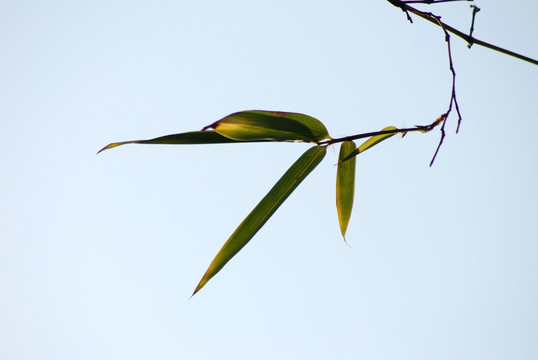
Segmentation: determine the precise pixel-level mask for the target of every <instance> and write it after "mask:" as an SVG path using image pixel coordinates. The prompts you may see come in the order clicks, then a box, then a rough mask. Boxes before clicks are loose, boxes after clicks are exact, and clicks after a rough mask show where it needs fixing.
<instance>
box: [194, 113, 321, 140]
mask: <svg viewBox="0 0 538 360" xmlns="http://www.w3.org/2000/svg"><path fill="white" fill-rule="evenodd" d="M210 128H211V129H215V131H216V132H218V133H219V134H221V135H224V136H226V137H228V138H230V139H234V140H239V141H245V140H248V141H252V140H270V141H298V142H314V143H317V142H319V141H321V140H324V139H330V136H329V133H328V132H327V128H325V125H323V123H322V122H321V121H319V120H317V119H315V118H313V117H311V116H308V115H304V114H299V113H291V112H277V111H262V110H251V111H241V112H237V113H234V114H231V115H228V116H226V117H224V118H223V119H221V120H219V121H217V122H214V123H213V124H211V125H209V126H206V127H205V128H204V129H203V130H206V129H210Z"/></svg>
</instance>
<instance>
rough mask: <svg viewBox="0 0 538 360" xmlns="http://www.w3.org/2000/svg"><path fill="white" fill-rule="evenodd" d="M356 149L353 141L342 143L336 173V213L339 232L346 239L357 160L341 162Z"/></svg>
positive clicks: (354, 158)
mask: <svg viewBox="0 0 538 360" xmlns="http://www.w3.org/2000/svg"><path fill="white" fill-rule="evenodd" d="M355 149H356V145H355V143H354V142H353V141H344V142H343V143H342V145H340V154H339V155H338V161H339V162H338V169H337V171H336V211H337V213H338V222H339V224H340V232H341V233H342V236H343V237H344V239H345V237H346V230H347V226H348V224H349V219H350V218H351V211H352V209H353V199H354V196H355V163H356V160H357V158H356V157H353V158H352V159H350V160H349V161H343V159H345V158H346V157H347V156H348V155H349V154H351V153H352V152H353V151H354V150H355Z"/></svg>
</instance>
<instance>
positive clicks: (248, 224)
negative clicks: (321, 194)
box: [193, 146, 327, 295]
mask: <svg viewBox="0 0 538 360" xmlns="http://www.w3.org/2000/svg"><path fill="white" fill-rule="evenodd" d="M326 151H327V148H326V147H323V146H314V147H312V148H310V149H308V150H307V151H306V152H305V153H304V154H303V155H301V157H300V158H299V159H298V160H297V161H296V162H295V163H294V164H293V165H292V166H291V167H290V168H289V169H288V171H286V173H285V174H284V175H283V176H282V177H281V178H280V180H278V182H277V183H276V184H275V185H274V186H273V188H272V189H271V190H270V191H269V193H267V195H265V197H264V198H263V199H262V200H261V201H260V202H259V203H258V205H257V206H256V207H255V208H254V210H252V212H251V213H250V214H248V216H247V217H246V218H245V220H243V222H242V223H241V224H240V225H239V226H238V227H237V229H236V230H235V231H234V233H233V234H232V235H231V236H230V238H229V239H228V240H227V241H226V243H225V244H224V245H223V246H222V248H221V249H220V251H219V252H218V253H217V255H216V256H215V258H214V259H213V261H212V262H211V264H210V265H209V267H208V269H207V270H206V272H205V274H204V276H203V277H202V279H201V280H200V283H199V284H198V286H197V287H196V289H195V290H194V293H193V295H194V294H196V293H197V292H198V291H199V290H200V289H201V288H202V287H204V285H205V284H206V283H207V282H208V281H209V280H210V279H211V278H212V277H213V276H215V274H217V273H218V272H219V271H220V270H221V269H222V268H223V267H224V265H226V263H227V262H228V261H230V259H231V258H232V257H233V256H234V255H235V254H237V253H238V252H239V251H240V250H241V249H242V248H243V247H244V246H245V245H246V244H247V243H248V242H249V241H250V239H252V237H253V236H254V235H255V234H256V233H257V232H258V230H260V228H261V227H262V226H263V225H264V224H265V223H266V222H267V220H269V218H270V217H271V216H272V215H273V214H274V212H275V211H276V210H277V209H278V207H279V206H280V205H282V203H283V202H284V201H285V200H286V199H287V198H288V196H289V195H290V194H291V193H292V192H293V191H294V190H295V189H296V188H297V186H298V185H299V184H300V183H301V182H302V181H303V180H304V179H305V178H306V177H307V176H308V174H310V172H312V170H314V168H315V167H316V166H317V165H318V164H319V163H320V162H321V160H323V158H324V157H325V153H326Z"/></svg>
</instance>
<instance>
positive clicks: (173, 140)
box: [97, 131, 263, 154]
mask: <svg viewBox="0 0 538 360" xmlns="http://www.w3.org/2000/svg"><path fill="white" fill-rule="evenodd" d="M260 141H263V140H253V141H250V142H260ZM238 142H239V141H236V140H232V139H230V138H227V137H225V136H222V135H221V134H219V133H217V132H215V131H190V132H185V133H180V134H172V135H166V136H161V137H158V138H155V139H150V140H131V141H122V142H115V143H112V144H108V145H107V146H105V147H104V148H102V149H101V150H99V151H98V152H97V153H98V154H99V153H100V152H101V151H104V150H107V149H112V148H115V147H116V146H120V145H125V144H178V145H184V144H189V145H196V144H220V143H238Z"/></svg>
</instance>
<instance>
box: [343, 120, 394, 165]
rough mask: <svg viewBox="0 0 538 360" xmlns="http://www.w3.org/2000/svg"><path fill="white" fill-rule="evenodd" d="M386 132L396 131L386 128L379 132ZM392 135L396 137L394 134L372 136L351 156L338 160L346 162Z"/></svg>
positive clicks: (392, 127) (391, 127)
mask: <svg viewBox="0 0 538 360" xmlns="http://www.w3.org/2000/svg"><path fill="white" fill-rule="evenodd" d="M387 130H397V128H395V127H394V126H387V127H386V128H384V129H383V130H381V131H387ZM394 135H396V134H395V133H394V134H383V135H376V136H372V137H371V138H369V139H368V140H366V141H365V142H363V143H362V144H361V145H360V146H359V147H358V148H356V149H355V150H354V151H353V152H352V153H351V154H349V155H348V156H346V157H345V158H344V159H343V160H339V161H340V162H344V161H348V160H349V159H351V158H353V157H355V156H357V155H359V154H360V153H361V152H364V151H366V150H368V149H369V148H371V147H372V146H375V145H377V144H379V143H380V142H381V141H383V140H386V139H388V138H389V137H391V136H394Z"/></svg>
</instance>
